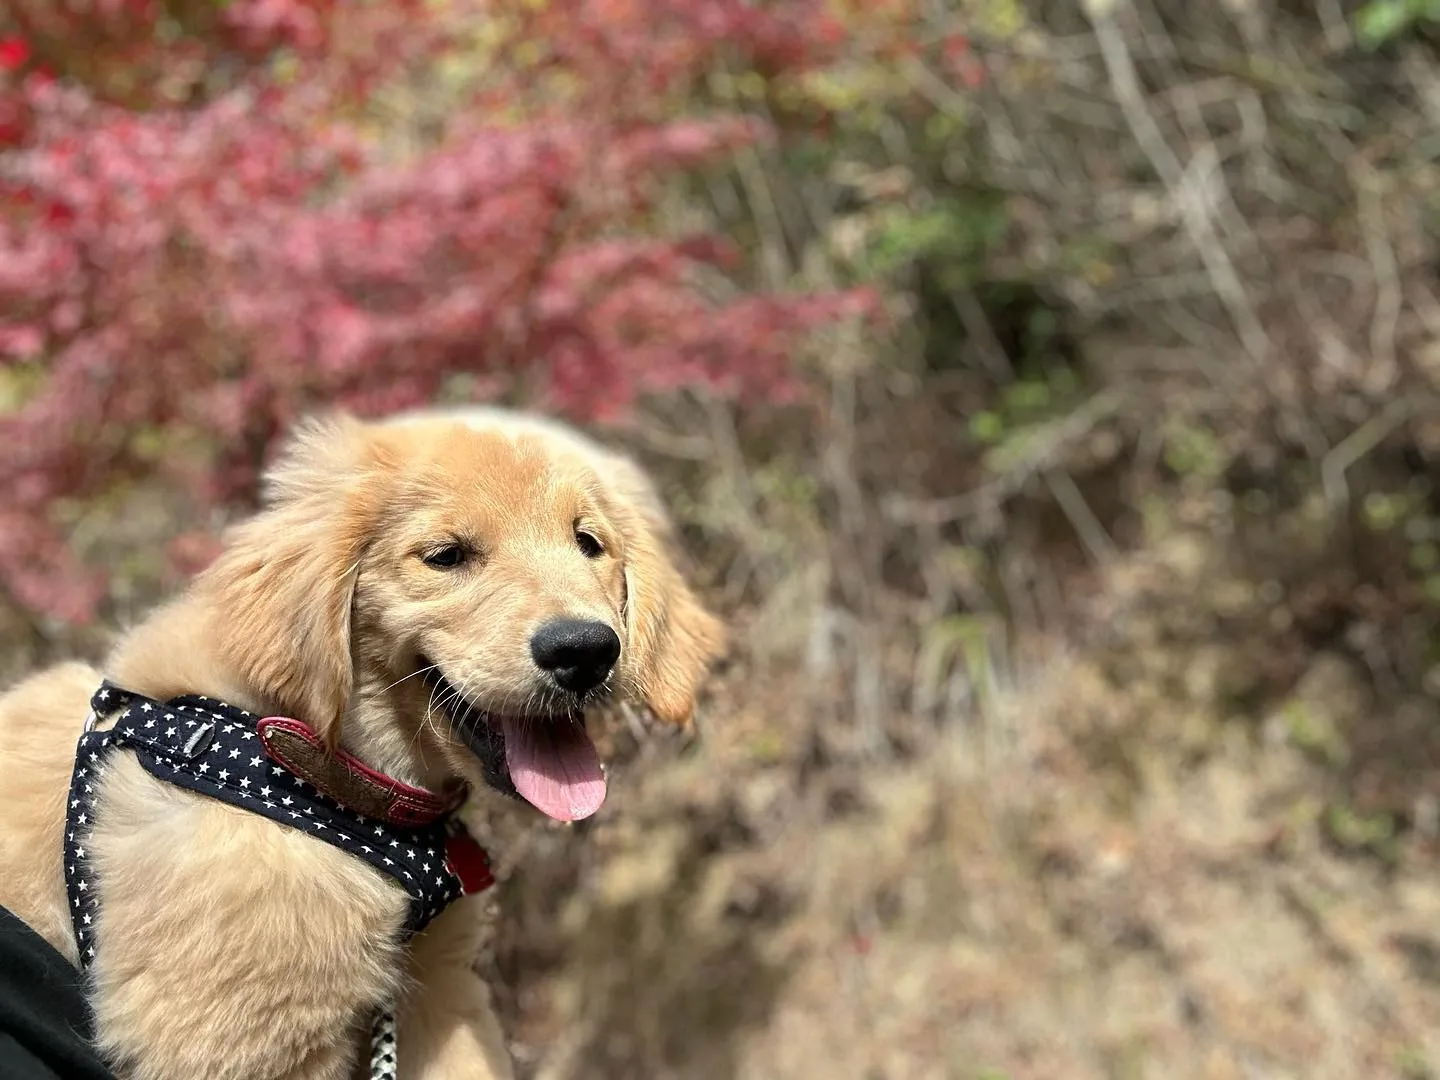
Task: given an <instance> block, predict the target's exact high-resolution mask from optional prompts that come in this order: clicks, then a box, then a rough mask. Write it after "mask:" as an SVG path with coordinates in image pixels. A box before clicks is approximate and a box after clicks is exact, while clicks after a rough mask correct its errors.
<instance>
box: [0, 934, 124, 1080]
mask: <svg viewBox="0 0 1440 1080" xmlns="http://www.w3.org/2000/svg"><path fill="white" fill-rule="evenodd" d="M80 979H81V976H80V973H79V972H78V971H76V970H75V968H74V967H72V966H71V964H70V962H69V961H68V960H66V959H65V957H64V956H62V955H61V954H60V953H58V952H57V951H56V950H55V948H54V947H53V946H52V945H51V944H50V943H49V942H47V941H46V940H45V939H44V938H42V937H41V936H40V935H39V934H37V933H35V931H33V930H31V929H30V927H28V926H26V925H25V923H23V922H21V921H20V920H19V919H18V918H16V917H15V915H14V914H13V913H12V912H9V911H7V910H5V909H4V908H0V1080H115V1074H114V1073H112V1072H111V1071H110V1070H109V1069H108V1068H106V1067H105V1064H104V1062H102V1061H101V1060H100V1057H99V1055H98V1054H96V1052H95V1050H94V1049H93V1048H92V1047H91V1045H90V1038H89V1036H90V1018H89V1011H88V1009H87V1006H86V1004H85V997H84V994H83V993H82V991H81V981H80Z"/></svg>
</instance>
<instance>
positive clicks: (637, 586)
mask: <svg viewBox="0 0 1440 1080" xmlns="http://www.w3.org/2000/svg"><path fill="white" fill-rule="evenodd" d="M669 544H670V540H669V535H668V529H667V528H666V523H665V522H664V520H663V518H662V517H661V516H660V513H659V511H658V507H657V504H656V503H655V501H654V500H653V498H652V497H651V496H650V493H649V488H648V485H647V484H645V482H644V479H643V477H642V476H641V475H640V474H639V472H638V470H636V469H635V468H634V466H632V465H630V464H629V463H628V462H627V461H624V460H623V459H618V458H614V457H612V456H610V455H607V454H605V453H604V452H603V451H600V450H599V448H595V447H589V444H587V443H583V442H580V441H577V440H575V439H573V438H571V437H565V436H563V435H560V434H558V433H555V432H547V431H546V430H545V429H525V428H523V427H519V428H516V427H510V428H506V427H496V426H488V427H487V426H480V427H478V428H477V427H472V426H468V425H466V424H464V423H459V422H455V421H453V420H450V419H447V418H445V417H443V416H435V415H431V416H426V415H424V414H421V416H420V417H419V418H411V419H409V420H408V421H407V422H405V423H400V424H396V423H361V422H359V421H355V420H352V419H348V418H336V419H330V420H326V421H321V422H312V423H311V424H309V425H307V426H305V427H304V428H302V429H301V430H300V431H299V432H298V434H297V435H296V436H295V437H294V439H293V440H292V442H291V443H290V445H289V446H288V447H287V449H286V450H285V452H284V453H283V455H282V456H281V458H280V459H279V461H278V462H277V464H276V465H275V467H274V468H273V469H272V470H271V472H270V473H269V474H268V476H267V484H266V506H265V509H264V510H263V511H262V512H261V513H260V514H259V515H257V516H256V517H255V518H253V519H251V520H250V521H249V522H247V523H246V524H244V525H242V526H241V527H240V528H239V529H238V530H236V532H235V533H234V534H233V536H232V537H231V539H230V542H229V544H228V545H227V547H226V550H225V552H224V553H223V554H222V555H221V557H220V558H219V559H218V560H217V562H216V563H215V564H214V566H212V567H211V569H210V570H209V571H207V573H206V575H205V577H204V579H203V580H202V583H201V587H202V588H203V589H208V590H210V595H211V597H212V602H213V606H214V610H215V612H216V614H217V615H218V620H217V633H218V634H219V635H220V636H221V637H222V639H223V642H222V646H223V648H224V649H225V652H226V654H227V655H228V656H229V657H230V659H231V663H232V664H234V665H235V666H236V668H237V673H238V674H239V676H240V677H241V678H242V679H243V680H245V682H246V683H247V684H248V685H249V686H250V687H251V688H252V690H253V691H254V692H255V693H256V694H258V695H261V696H263V697H264V698H265V699H266V701H267V703H273V705H274V707H276V708H277V709H280V710H282V711H286V712H289V713H290V714H292V715H295V716H297V717H299V718H301V719H304V720H305V721H307V722H308V723H309V724H310V725H311V726H313V727H314V728H315V729H316V730H317V731H319V732H321V733H322V735H324V737H325V738H326V739H327V740H328V741H329V742H330V743H331V744H332V745H337V744H338V742H339V740H340V736H341V728H342V725H343V724H345V723H347V722H349V723H354V724H362V723H363V724H365V725H368V726H371V727H374V726H377V725H379V726H383V727H386V728H387V730H385V731H373V730H372V731H367V732H365V733H363V735H364V738H363V740H361V741H360V743H358V744H357V745H362V746H372V747H373V746H382V745H385V746H389V747H391V748H403V749H404V750H405V752H411V753H415V754H420V755H424V754H425V753H426V751H427V750H430V751H433V752H434V753H436V754H438V755H440V756H441V757H442V758H444V759H445V760H446V761H447V763H448V764H449V766H450V767H451V769H452V770H453V771H457V772H459V773H461V774H462V775H469V776H471V777H474V776H475V775H476V774H477V773H478V774H479V775H481V776H483V777H484V778H485V779H486V780H487V781H488V782H489V783H491V784H492V785H493V786H495V787H497V788H499V789H501V790H503V791H507V792H511V793H518V794H519V795H521V796H523V797H524V798H525V799H526V800H527V801H529V802H530V803H532V804H533V805H535V806H536V807H537V808H539V809H540V810H542V811H544V812H545V813H547V814H549V815H550V816H552V817H555V818H559V819H561V820H573V819H577V818H581V817H585V816H588V815H589V814H591V813H593V812H594V811H595V810H596V809H597V808H598V807H599V805H600V802H601V800H602V799H603V798H604V793H605V783H604V779H603V775H602V772H601V769H600V765H599V761H598V759H597V756H596V752H595V748H594V746H593V744H592V743H591V741H590V739H589V737H588V736H587V735H586V733H585V727H584V712H585V708H586V706H587V705H590V704H592V703H594V702H597V701H599V700H601V699H603V698H604V697H606V696H608V695H612V694H613V695H619V696H623V697H628V698H631V699H633V700H637V701H642V702H644V703H645V704H647V705H648V706H649V707H650V708H651V710H652V711H653V712H655V713H656V714H657V715H658V716H660V717H662V718H664V719H667V720H670V721H673V722H676V723H684V722H686V721H688V719H689V717H690V715H691V713H692V711H693V708H694V700H695V693H696V689H697V687H698V684H699V682H700V681H701V679H702V678H703V676H704V674H705V672H706V669H707V668H708V666H709V664H710V661H711V660H712V659H713V657H714V656H715V654H716V653H717V652H718V651H719V649H720V647H721V643H722V631H721V628H720V625H719V623H718V621H717V620H716V619H715V618H714V617H713V616H712V615H710V614H709V613H708V612H707V611H705V609H704V608H703V607H702V606H701V604H700V602H699V601H698V600H697V598H696V597H695V595H694V594H693V593H692V592H691V591H690V589H689V588H688V586H687V585H686V584H685V582H684V580H683V578H682V576H681V574H680V572H679V570H678V569H677V567H676V566H675V564H674V562H673V561H672V558H671V555H670V550H669ZM357 734H359V733H357ZM391 756H392V757H393V755H391ZM391 767H394V766H393V765H392V766H391Z"/></svg>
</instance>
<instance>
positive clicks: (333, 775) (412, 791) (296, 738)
mask: <svg viewBox="0 0 1440 1080" xmlns="http://www.w3.org/2000/svg"><path fill="white" fill-rule="evenodd" d="M256 731H257V733H258V734H259V736H260V742H261V743H262V744H263V745H264V747H265V753H266V754H268V755H269V756H270V758H271V759H272V760H274V761H276V762H278V763H279V764H281V765H283V766H284V767H285V768H287V769H289V770H290V771H291V772H293V773H294V774H295V775H296V776H298V777H300V778H301V779H302V780H304V781H305V782H306V783H308V784H311V785H313V786H314V787H315V788H316V790H318V791H320V792H322V793H324V794H325V795H328V796H329V797H330V798H332V799H334V800H335V801H336V802H338V803H340V805H342V806H344V807H346V808H347V809H349V810H352V811H354V812H356V813H359V814H364V815H365V816H366V817H369V818H374V819H375V820H377V821H386V822H389V823H390V824H392V825H405V826H411V827H415V826H421V825H429V824H431V823H433V822H435V821H438V820H439V819H441V818H443V817H445V816H446V815H448V814H451V813H454V812H455V810H457V809H458V808H459V807H460V804H461V803H462V802H464V801H465V787H464V785H460V786H457V787H455V788H452V789H449V790H447V791H444V792H440V793H438V794H437V793H435V792H431V791H426V790H425V789H424V788H418V787H414V786H412V785H410V784H406V783H403V782H402V781H400V780H396V779H395V778H394V777H393V776H386V775H385V774H384V773H382V772H378V771H376V770H375V769H372V768H370V766H368V765H366V764H365V763H364V762H363V761H361V760H360V759H359V758H357V757H355V756H354V755H353V754H350V753H347V752H346V751H344V750H335V751H331V750H330V749H329V748H327V747H326V746H325V744H324V742H323V741H322V740H321V738H320V736H319V735H317V734H316V733H315V731H314V730H313V729H312V728H311V727H310V726H309V725H308V724H305V723H304V722H303V721H300V720H294V719H291V718H290V717H286V716H267V717H265V718H264V719H262V720H261V721H260V722H259V723H258V724H257V725H256Z"/></svg>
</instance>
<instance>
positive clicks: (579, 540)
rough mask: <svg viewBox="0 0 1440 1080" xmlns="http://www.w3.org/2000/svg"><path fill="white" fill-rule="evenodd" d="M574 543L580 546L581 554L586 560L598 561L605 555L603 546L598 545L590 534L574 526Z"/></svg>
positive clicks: (597, 541) (598, 542)
mask: <svg viewBox="0 0 1440 1080" xmlns="http://www.w3.org/2000/svg"><path fill="white" fill-rule="evenodd" d="M575 543H576V544H578V545H579V546H580V550H581V552H583V553H584V555H585V557H586V558H587V559H598V558H599V557H600V556H601V555H604V554H605V545H604V544H602V543H600V541H599V540H597V539H596V538H595V536H594V535H593V534H592V533H588V532H586V531H585V530H584V529H582V528H580V526H578V525H577V526H575Z"/></svg>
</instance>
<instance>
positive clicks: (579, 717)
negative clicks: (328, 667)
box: [422, 661, 605, 821]
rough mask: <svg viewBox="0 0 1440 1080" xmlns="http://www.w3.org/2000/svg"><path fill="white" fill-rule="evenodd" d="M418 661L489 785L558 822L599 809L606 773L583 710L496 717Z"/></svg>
mask: <svg viewBox="0 0 1440 1080" xmlns="http://www.w3.org/2000/svg"><path fill="white" fill-rule="evenodd" d="M422 664H423V665H424V668H425V669H426V670H425V675H424V679H425V682H426V684H427V685H428V686H429V687H430V690H431V700H432V701H433V702H434V703H435V705H436V706H437V707H438V708H440V709H442V710H443V711H444V712H445V714H446V716H448V717H449V718H450V723H451V725H452V726H453V727H454V729H455V731H456V732H457V733H458V734H459V735H460V737H461V738H462V739H464V740H465V744H466V745H467V746H468V747H469V748H470V750H471V751H472V752H473V753H474V754H475V756H476V757H477V758H479V760H480V765H481V768H482V770H483V771H484V774H485V780H486V782H487V783H488V784H490V786H491V787H493V788H495V789H496V790H498V791H501V792H504V793H505V794H507V795H517V796H519V797H520V798H522V799H524V800H525V801H526V802H528V803H529V804H530V805H531V806H533V807H535V809H537V810H539V811H540V812H541V813H542V814H546V815H548V816H549V817H552V818H554V819H555V820H557V821H579V820H580V819H582V818H587V817H589V816H590V815H591V814H593V813H595V811H596V810H599V809H600V804H601V803H603V802H604V801H605V773H604V771H603V770H602V769H601V767H600V755H599V754H598V753H597V752H596V750H595V744H594V743H593V742H591V741H590V736H589V735H588V734H586V732H585V715H584V713H583V712H579V711H576V712H573V713H556V714H551V715H544V716H541V715H514V716H511V715H497V714H495V713H491V712H488V711H486V710H485V709H481V708H478V707H477V706H476V705H474V704H473V703H472V702H470V701H468V700H467V699H466V698H465V697H464V695H462V694H461V693H460V692H459V691H458V690H457V689H456V688H455V686H454V685H453V684H452V683H451V682H450V681H449V680H448V679H446V678H445V676H444V675H442V674H441V673H440V669H439V668H437V667H435V666H434V665H433V664H430V663H429V662H428V661H422Z"/></svg>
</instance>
